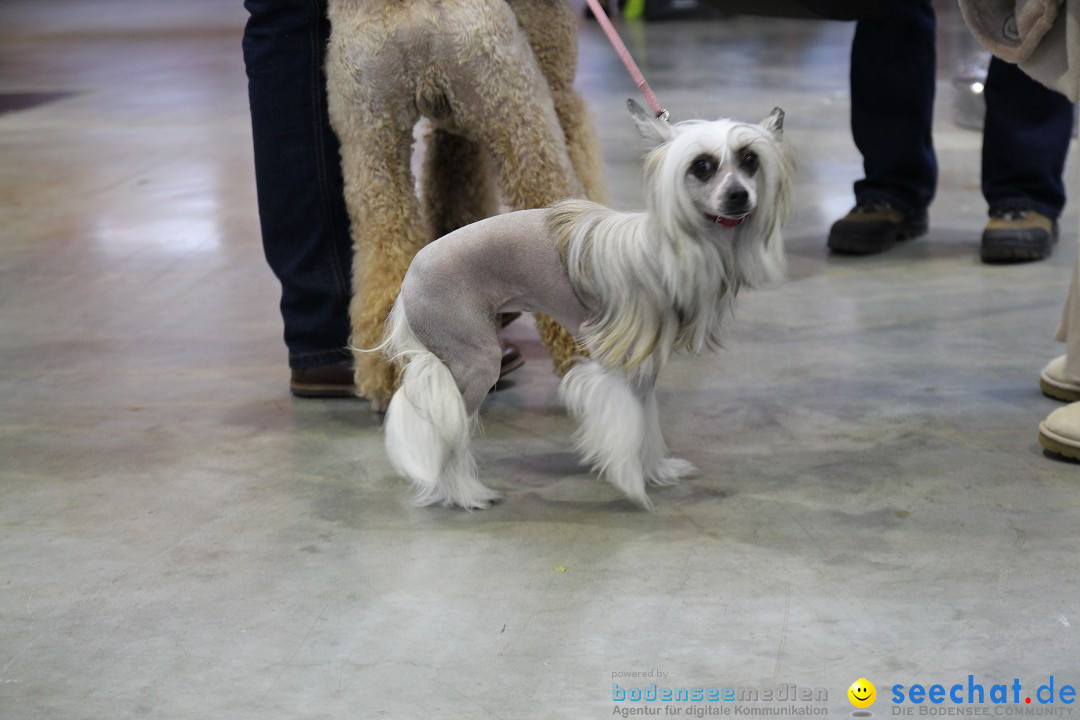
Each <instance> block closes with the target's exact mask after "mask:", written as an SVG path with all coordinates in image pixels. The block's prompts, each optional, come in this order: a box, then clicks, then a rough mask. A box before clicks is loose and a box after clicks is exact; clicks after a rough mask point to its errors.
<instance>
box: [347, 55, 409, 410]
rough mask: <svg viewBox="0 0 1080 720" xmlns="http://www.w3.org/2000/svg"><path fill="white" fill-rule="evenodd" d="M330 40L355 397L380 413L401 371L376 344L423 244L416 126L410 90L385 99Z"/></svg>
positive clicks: (403, 90)
mask: <svg viewBox="0 0 1080 720" xmlns="http://www.w3.org/2000/svg"><path fill="white" fill-rule="evenodd" d="M343 55H345V53H344V51H343V50H342V49H341V48H340V47H339V46H338V45H336V44H335V42H334V39H333V38H332V39H331V44H330V49H329V55H328V61H327V65H326V72H327V83H328V89H329V92H328V100H329V106H330V119H331V121H332V123H333V127H334V130H335V132H336V133H337V135H338V137H339V139H340V140H341V163H342V171H343V175H344V178H345V204H346V207H347V208H348V210H349V219H350V221H351V227H352V237H353V269H352V273H353V275H352V280H353V297H352V302H351V304H350V306H349V316H350V320H351V322H352V337H351V339H350V342H351V345H352V347H353V348H354V358H355V362H356V387H357V392H358V393H359V394H361V395H363V396H366V397H368V398H369V399H370V400H371V402H372V407H373V408H374V409H376V410H383V409H385V407H386V402H387V401H388V400H389V398H390V395H391V394H392V393H393V391H394V388H395V387H396V385H397V381H398V373H397V371H396V369H395V367H394V366H393V365H392V364H391V363H389V362H388V361H387V360H386V358H385V357H384V356H383V355H382V354H381V353H374V352H363V351H364V350H370V349H371V348H374V347H375V346H376V345H378V344H379V342H380V340H381V339H382V335H383V326H384V322H385V321H386V317H387V315H388V314H389V312H390V308H391V307H392V306H393V304H394V299H395V298H396V297H397V294H398V291H399V289H400V288H401V281H402V279H403V278H404V277H405V272H406V271H407V270H408V268H409V263H410V262H411V261H412V258H413V256H414V255H415V254H416V252H417V251H418V250H419V249H420V248H421V247H423V245H424V244H426V243H427V242H428V240H429V239H430V238H429V235H428V232H427V229H426V227H425V226H424V221H423V217H422V214H421V211H420V203H419V200H418V199H417V197H416V192H415V190H414V179H413V175H412V169H411V167H410V163H411V158H412V129H413V126H414V125H415V124H416V121H417V120H418V116H417V115H416V114H415V110H411V111H410V110H408V109H407V108H413V107H414V106H415V103H414V102H413V101H412V99H411V97H408V96H407V93H408V92H409V90H408V88H407V87H402V88H400V92H401V93H403V94H405V95H404V96H398V95H395V96H388V95H386V94H380V93H377V92H376V91H375V88H374V87H372V86H371V85H370V84H365V83H363V82H358V81H357V80H356V79H355V76H354V69H353V68H352V66H351V65H349V64H348V63H347V62H343V61H341V60H340V58H341V57H342V56H343Z"/></svg>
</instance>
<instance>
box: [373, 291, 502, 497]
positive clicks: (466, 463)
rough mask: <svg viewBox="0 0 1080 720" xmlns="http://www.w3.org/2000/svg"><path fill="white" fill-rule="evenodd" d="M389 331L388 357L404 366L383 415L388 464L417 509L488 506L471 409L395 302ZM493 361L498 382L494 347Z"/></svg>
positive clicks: (491, 494) (489, 493)
mask: <svg viewBox="0 0 1080 720" xmlns="http://www.w3.org/2000/svg"><path fill="white" fill-rule="evenodd" d="M390 328H391V329H390V333H389V336H388V338H387V351H388V352H389V353H390V354H392V355H393V356H395V357H397V358H399V359H401V360H404V361H406V362H407V364H406V365H405V370H404V372H403V377H402V382H401V387H400V388H398V391H397V392H396V393H394V396H393V398H392V399H391V400H390V407H389V408H388V409H387V412H386V423H385V432H386V452H387V455H389V457H390V463H391V464H392V465H393V466H394V469H395V470H397V472H398V474H400V475H401V476H403V477H405V478H407V479H408V480H409V481H410V482H412V484H413V487H414V488H415V489H416V504H417V505H434V504H436V503H441V504H443V505H457V506H458V507H463V508H465V509H467V510H474V509H480V508H486V507H488V506H490V505H491V502H492V501H493V500H495V499H497V498H498V494H497V493H496V492H494V491H493V490H491V489H489V488H487V487H485V486H484V484H483V483H481V482H480V480H479V479H478V478H477V472H476V460H475V458H474V457H473V452H472V443H471V437H470V435H471V430H472V425H473V423H474V420H475V416H476V409H475V407H474V408H471V409H470V402H469V401H466V396H465V395H463V394H462V392H461V390H460V389H459V386H458V383H457V381H456V380H455V379H454V375H453V373H451V371H450V369H449V368H448V367H447V366H446V364H445V363H443V361H442V360H440V359H439V358H438V357H436V356H435V355H434V354H433V353H431V352H430V351H429V350H428V349H427V348H426V347H424V345H423V344H422V343H421V342H420V341H419V340H417V338H416V336H415V335H414V334H413V333H412V331H411V329H410V328H409V323H408V320H407V318H406V315H405V310H404V307H403V304H402V303H401V301H400V300H399V301H398V303H397V304H395V306H394V310H393V312H392V313H391V315H390ZM495 357H496V360H495V377H496V378H498V347H497V346H496V356H495ZM486 392H487V390H486V389H485V390H484V393H486ZM466 394H467V395H468V396H469V397H470V401H473V400H474V396H475V394H476V393H475V392H473V391H472V388H470V387H468V386H466ZM480 398H481V399H482V398H483V395H481V396H480ZM478 404H479V402H478V401H476V405H478Z"/></svg>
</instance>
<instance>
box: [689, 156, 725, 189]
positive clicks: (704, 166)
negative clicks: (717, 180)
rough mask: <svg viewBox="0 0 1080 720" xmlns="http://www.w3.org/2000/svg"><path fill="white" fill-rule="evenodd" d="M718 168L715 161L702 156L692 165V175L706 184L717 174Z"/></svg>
mask: <svg viewBox="0 0 1080 720" xmlns="http://www.w3.org/2000/svg"><path fill="white" fill-rule="evenodd" d="M717 167H719V165H718V164H717V162H716V160H715V159H713V158H711V157H709V156H708V155H702V156H701V157H699V158H697V159H696V160H694V162H693V163H691V164H690V174H691V175H693V176H694V177H696V178H697V179H698V180H700V181H701V182H705V181H706V180H708V179H709V178H711V177H712V176H713V175H715V174H716V169H717Z"/></svg>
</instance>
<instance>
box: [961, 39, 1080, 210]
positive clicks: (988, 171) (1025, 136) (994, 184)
mask: <svg viewBox="0 0 1080 720" xmlns="http://www.w3.org/2000/svg"><path fill="white" fill-rule="evenodd" d="M1072 127H1073V106H1072V103H1071V102H1069V100H1068V99H1067V98H1066V97H1065V96H1064V95H1062V94H1061V93H1058V92H1055V91H1053V90H1049V89H1047V88H1046V87H1044V86H1043V85H1040V84H1039V83H1037V82H1035V81H1034V80H1032V79H1031V78H1030V77H1028V76H1027V75H1026V74H1025V73H1024V72H1023V71H1022V70H1020V69H1019V68H1018V67H1016V66H1015V65H1011V64H1009V63H1007V62H1004V61H1002V60H998V59H997V58H994V59H993V60H992V61H991V62H990V71H989V74H988V75H987V79H986V124H985V128H984V130H983V149H982V187H983V196H984V197H985V198H986V202H987V204H988V205H989V207H990V211H991V212H993V211H996V210H1002V209H1005V208H1016V209H1019V210H1035V211H1036V212H1039V213H1042V214H1043V215H1046V216H1047V217H1049V218H1052V219H1056V218H1057V216H1058V215H1060V214H1061V209H1062V207H1064V205H1065V184H1064V182H1063V180H1062V177H1061V175H1062V172H1063V170H1064V168H1065V155H1066V153H1067V151H1068V149H1069V139H1070V137H1071V136H1072Z"/></svg>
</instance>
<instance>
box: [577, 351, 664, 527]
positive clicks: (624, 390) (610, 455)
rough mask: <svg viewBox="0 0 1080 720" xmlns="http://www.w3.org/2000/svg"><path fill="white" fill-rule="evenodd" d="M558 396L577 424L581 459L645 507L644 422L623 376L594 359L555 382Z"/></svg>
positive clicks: (638, 402) (639, 405)
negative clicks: (560, 380)
mask: <svg viewBox="0 0 1080 720" xmlns="http://www.w3.org/2000/svg"><path fill="white" fill-rule="evenodd" d="M559 397H560V398H561V399H562V401H563V403H564V404H565V405H566V407H567V409H569V410H570V413H571V414H572V415H573V416H574V417H575V418H576V419H577V420H578V422H579V423H580V427H579V428H578V431H577V434H576V435H575V436H574V441H575V445H576V446H577V448H578V450H579V451H580V452H581V455H582V459H583V460H585V462H587V463H589V464H591V465H592V466H593V468H594V469H596V470H597V471H598V472H600V473H601V474H602V475H603V476H604V477H605V478H606V479H607V480H608V482H610V483H611V484H612V485H614V486H615V487H617V488H619V489H620V490H622V491H623V493H625V494H626V496H627V497H629V498H630V499H631V500H633V501H634V502H636V503H638V504H639V505H641V506H642V507H644V508H646V509H648V510H651V509H652V501H651V500H649V496H648V495H646V493H645V480H646V477H645V468H644V467H642V446H643V445H644V444H645V441H646V435H647V434H648V432H649V427H648V425H649V421H648V419H647V418H646V409H645V407H644V406H643V405H642V403H641V397H640V396H639V395H638V393H637V392H635V390H634V388H633V386H632V385H631V384H630V382H629V381H628V380H627V378H626V377H625V376H623V375H622V374H620V373H617V372H612V371H608V370H605V369H604V368H603V367H602V366H601V365H599V364H598V363H595V362H585V363H579V364H578V365H575V366H574V367H572V368H571V369H570V370H569V372H567V373H566V375H565V376H564V377H563V379H562V382H560V383H559Z"/></svg>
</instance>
